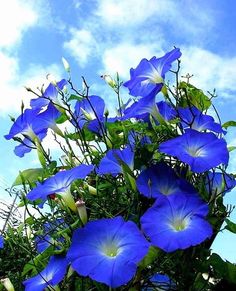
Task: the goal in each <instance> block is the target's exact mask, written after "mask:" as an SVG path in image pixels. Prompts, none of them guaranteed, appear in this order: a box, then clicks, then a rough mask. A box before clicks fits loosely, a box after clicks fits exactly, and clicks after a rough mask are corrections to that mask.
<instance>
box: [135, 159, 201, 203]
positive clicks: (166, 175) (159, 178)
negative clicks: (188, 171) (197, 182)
mask: <svg viewBox="0 0 236 291" xmlns="http://www.w3.org/2000/svg"><path fill="white" fill-rule="evenodd" d="M136 184H137V189H138V190H139V192H140V193H141V194H142V195H144V196H146V197H148V198H157V197H158V196H160V195H171V194H175V193H189V194H190V193H191V194H193V193H196V190H195V189H194V187H193V186H192V185H191V184H189V183H188V182H187V181H185V180H184V179H180V178H178V177H177V175H176V174H175V172H174V170H173V169H172V168H171V167H169V166H167V165H166V164H165V163H159V164H156V165H152V166H151V167H150V168H147V169H145V170H143V171H142V172H141V173H140V175H139V176H138V178H137V180H136Z"/></svg>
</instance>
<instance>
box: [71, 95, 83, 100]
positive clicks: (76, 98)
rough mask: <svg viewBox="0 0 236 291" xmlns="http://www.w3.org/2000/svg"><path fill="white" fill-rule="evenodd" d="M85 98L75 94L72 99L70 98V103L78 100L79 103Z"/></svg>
mask: <svg viewBox="0 0 236 291" xmlns="http://www.w3.org/2000/svg"><path fill="white" fill-rule="evenodd" d="M82 99H83V98H82V97H80V96H78V95H75V94H71V95H70V97H69V98H68V101H71V100H78V101H81V100H82Z"/></svg>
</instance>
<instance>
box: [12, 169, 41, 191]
mask: <svg viewBox="0 0 236 291" xmlns="http://www.w3.org/2000/svg"><path fill="white" fill-rule="evenodd" d="M43 172H44V170H43V169H42V168H35V169H27V170H24V171H22V172H20V173H19V175H18V176H17V177H16V180H15V182H14V183H13V184H12V187H13V186H18V185H22V184H24V183H25V184H31V183H34V182H36V181H38V179H39V178H42V176H43Z"/></svg>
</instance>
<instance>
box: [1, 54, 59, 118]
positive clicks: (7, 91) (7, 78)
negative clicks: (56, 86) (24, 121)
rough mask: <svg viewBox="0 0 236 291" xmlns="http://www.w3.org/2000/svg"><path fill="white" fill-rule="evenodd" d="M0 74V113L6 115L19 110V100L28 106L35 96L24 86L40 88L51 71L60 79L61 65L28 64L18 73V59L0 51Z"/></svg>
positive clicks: (46, 82) (45, 82)
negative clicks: (22, 71) (23, 70)
mask: <svg viewBox="0 0 236 291" xmlns="http://www.w3.org/2000/svg"><path fill="white" fill-rule="evenodd" d="M0 63H1V66H0V76H1V95H0V115H3V116H5V115H7V114H12V113H16V112H18V113H19V112H20V106H21V102H22V101H23V102H24V104H25V107H28V106H29V102H30V99H31V98H34V97H35V96H34V95H33V94H32V93H29V92H27V91H26V90H25V88H24V86H27V87H31V88H32V89H34V90H35V89H37V87H40V88H41V85H42V84H45V86H46V85H47V84H48V81H47V80H46V78H45V77H46V75H47V74H48V73H51V74H52V75H54V76H55V77H56V79H57V80H60V79H61V78H60V76H61V75H62V66H61V67H59V66H58V65H55V64H52V65H50V66H47V67H43V66H41V65H33V64H31V65H30V64H29V67H28V69H27V71H25V72H24V74H22V73H21V74H20V71H19V66H18V59H17V58H13V57H9V56H8V55H6V54H3V53H1V52H0Z"/></svg>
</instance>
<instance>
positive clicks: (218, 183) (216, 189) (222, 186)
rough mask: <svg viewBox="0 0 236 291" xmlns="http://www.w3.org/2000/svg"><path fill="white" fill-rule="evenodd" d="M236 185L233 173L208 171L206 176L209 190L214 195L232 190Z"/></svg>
mask: <svg viewBox="0 0 236 291" xmlns="http://www.w3.org/2000/svg"><path fill="white" fill-rule="evenodd" d="M235 186H236V180H235V178H234V177H233V175H229V174H227V173H220V172H215V173H213V172H208V174H207V178H206V187H207V191H208V193H210V194H213V195H214V196H215V195H216V196H217V195H219V194H222V195H224V194H225V193H227V192H230V191H231V190H232V189H233V188H234V187H235Z"/></svg>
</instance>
